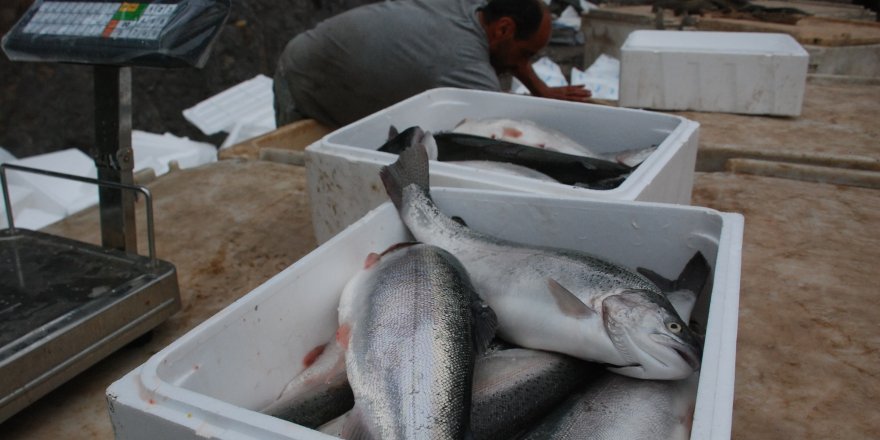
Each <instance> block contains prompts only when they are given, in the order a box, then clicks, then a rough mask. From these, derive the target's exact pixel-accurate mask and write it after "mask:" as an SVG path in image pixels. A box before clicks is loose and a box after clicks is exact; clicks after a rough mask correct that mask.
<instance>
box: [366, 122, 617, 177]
mask: <svg viewBox="0 0 880 440" xmlns="http://www.w3.org/2000/svg"><path fill="white" fill-rule="evenodd" d="M416 129H419V130H421V128H419V127H417V126H413V127H409V128H407V129H406V130H404V131H403V132H400V133H397V131H396V129H395V128H394V127H391V129H390V130H389V136H390V138H389V139H388V140H387V141H386V142H385V143H384V144H383V145H382V146H380V147H379V149H378V151H383V152H387V153H393V154H400V152H401V151H403V150H404V149H406V148H407V147H408V146H409V145H410V144H411V140H412V137H413V136H414V135H415V132H416ZM425 143H426V148H427V150H428V158H429V160H439V161H441V162H450V163H456V162H461V161H490V162H499V163H504V164H512V165H519V166H523V167H526V168H529V169H531V170H534V171H536V172H539V173H541V174H543V175H546V176H548V177H550V178H552V179H553V180H555V181H557V182H559V183H562V184H566V185H577V186H581V187H585V188H593V187H595V188H596V189H611V188H614V187H616V186H618V185H619V184H620V183H622V182H623V180H624V179H625V178H626V177H627V176H629V175H630V174H631V173H632V171H633V168H632V167H630V166H627V165H621V164H619V163H616V162H613V161H609V160H605V159H596V158H590V157H583V156H577V155H572V154H566V153H559V152H556V151H549V150H542V149H538V148H533V147H529V146H526V145H521V144H516V143H512V142H507V141H504V140H499V139H488V138H485V137H480V136H474V135H470V134H461V133H449V132H446V133H436V134H434V135H432V136H430V137H426V138H425ZM609 180H613V181H614V185H613V186H610V185H607V184H605V182H607V181H609Z"/></svg>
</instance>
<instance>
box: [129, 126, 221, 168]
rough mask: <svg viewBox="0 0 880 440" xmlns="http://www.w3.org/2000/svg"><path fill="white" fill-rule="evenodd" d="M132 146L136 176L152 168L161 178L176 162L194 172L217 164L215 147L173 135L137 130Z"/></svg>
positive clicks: (132, 139) (134, 133) (132, 136)
mask: <svg viewBox="0 0 880 440" xmlns="http://www.w3.org/2000/svg"><path fill="white" fill-rule="evenodd" d="M131 144H132V149H133V150H134V171H135V172H138V171H141V170H144V169H146V168H152V169H153V171H155V172H156V175H157V176H159V175H162V174H165V173H167V172H168V170H169V164H170V163H171V162H177V164H178V166H180V168H192V167H196V166H199V165H204V164H207V163H211V162H216V161H217V148H216V147H214V145H213V144H209V143H206V142H196V141H192V140H190V139H188V138H186V137H178V136H175V135H173V134H170V133H165V134H156V133H149V132H145V131H140V130H134V131H133V132H132V134H131Z"/></svg>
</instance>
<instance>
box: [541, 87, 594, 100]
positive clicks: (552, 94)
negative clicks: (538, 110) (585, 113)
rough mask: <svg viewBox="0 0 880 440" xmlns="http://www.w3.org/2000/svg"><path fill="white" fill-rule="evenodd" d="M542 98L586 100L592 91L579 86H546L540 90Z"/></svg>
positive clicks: (591, 94)
mask: <svg viewBox="0 0 880 440" xmlns="http://www.w3.org/2000/svg"><path fill="white" fill-rule="evenodd" d="M542 92H543V94H542V95H541V96H542V97H544V98H551V99H561V100H563V101H577V102H588V101H589V99H590V97H591V96H593V92H591V91H589V90H587V89H585V88H583V87H581V86H562V87H547V88H545V89H544V90H542Z"/></svg>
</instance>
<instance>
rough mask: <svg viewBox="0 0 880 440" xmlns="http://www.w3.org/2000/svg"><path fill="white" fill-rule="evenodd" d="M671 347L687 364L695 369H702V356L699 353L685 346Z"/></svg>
mask: <svg viewBox="0 0 880 440" xmlns="http://www.w3.org/2000/svg"><path fill="white" fill-rule="evenodd" d="M669 348H671V349H673V350H674V351H675V352H676V353H677V354H678V355H679V356H680V357H681V358H682V359H684V361H685V362H687V364H688V365H689V366H690V367H691V368H693V369H694V371H699V370H700V364H701V362H700V358H699V355H698V354H697V353H695V352H694V351H693V350H691V349H689V348H686V347H685V348H683V347H679V346H670V347H669Z"/></svg>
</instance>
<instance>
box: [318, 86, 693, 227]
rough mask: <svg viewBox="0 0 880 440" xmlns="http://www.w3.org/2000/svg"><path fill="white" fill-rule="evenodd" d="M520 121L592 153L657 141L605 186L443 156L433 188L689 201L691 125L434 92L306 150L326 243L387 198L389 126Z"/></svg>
mask: <svg viewBox="0 0 880 440" xmlns="http://www.w3.org/2000/svg"><path fill="white" fill-rule="evenodd" d="M465 118H471V119H481V118H511V119H527V120H531V121H534V122H535V123H537V124H539V125H542V126H545V127H548V128H550V129H553V130H556V131H559V132H562V133H563V134H566V135H568V136H569V137H571V138H572V139H574V140H575V141H578V142H581V143H583V144H586V145H588V146H590V147H591V148H592V149H594V150H595V151H597V152H599V153H610V152H622V151H626V150H631V149H638V148H647V147H651V146H657V150H656V151H655V152H654V153H652V154H651V155H650V156H648V158H647V159H646V160H645V162H644V163H642V164H641V165H640V166H639V167H638V168H637V169H636V170H635V171H634V172H633V173H632V174H631V175H630V176H629V177H628V178H627V179H626V180H625V181H624V182H623V183H621V184H620V186H618V187H617V188H614V189H610V190H593V189H587V188H580V187H574V186H569V185H563V184H560V183H553V182H544V181H540V180H537V179H533V178H528V177H519V176H511V175H507V174H500V173H496V172H493V171H486V170H478V169H476V168H471V167H468V166H463V165H457V164H452V163H445V162H432V163H431V177H432V179H433V180H432V181H433V182H434V183H435V184H436V185H437V186H446V187H459V188H476V189H495V190H509V191H522V192H528V193H536V194H549V195H558V196H574V197H584V198H603V199H615V200H643V201H652V202H667V203H681V204H688V203H690V199H691V187H692V186H693V176H694V163H695V161H696V154H697V141H698V139H697V137H698V132H699V124H697V123H696V122H694V121H691V120H688V119H685V118H682V117H679V116H674V115H666V114H661V113H656V112H649V111H643V110H633V109H622V108H615V107H609V106H602V105H592V104H583V103H574V102H565V101H559V100H551V99H543V98H536V97H528V96H517V95H513V94H509V93H495V92H484V91H476V90H462V89H452V88H440V89H433V90H428V91H426V92H423V93H421V94H418V95H416V96H413V97H411V98H409V99H406V100H404V101H401V102H399V103H397V104H395V105H393V106H390V107H388V108H386V109H384V110H381V111H379V112H376V113H374V114H372V115H370V116H367V117H365V118H363V119H361V120H359V121H356V122H354V123H352V124H349V125H347V126H345V127H342V128H340V129H338V130H336V131H334V132H332V133H330V134H328V135H327V136H325V137H323V138H322V139H321V140H320V141H318V142H315V143H313V144H312V145H310V146H309V147H308V148H306V168H307V172H308V185H309V197H310V201H311V207H312V221H313V226H314V228H315V236H316V238H317V240H318V242H319V243H322V242H324V241H326V240H327V239H328V238H330V237H332V236H333V234H336V233H337V232H339V231H340V230H342V229H343V228H344V227H345V226H347V225H349V224H351V223H352V222H354V221H355V220H357V219H358V218H360V217H361V216H363V215H364V214H366V213H367V212H368V211H369V210H370V209H372V208H375V207H376V206H378V205H379V204H380V203H382V202H383V201H385V200H386V199H387V195H386V193H385V189H384V187H383V186H382V183H381V181H380V179H379V169H380V168H381V167H382V166H384V165H388V164H390V163H392V162H393V161H395V160H396V158H397V156H396V155H394V154H390V153H384V152H379V151H376V150H377V149H378V148H379V147H381V146H382V144H383V143H384V142H385V141H386V140H387V138H388V129H389V127H390V126H394V127H396V128H398V129H399V130H401V131H402V130H404V129H406V128H408V127H411V126H413V125H419V126H421V127H422V128H423V129H426V130H429V131H432V132H440V131H446V130H451V129H452V128H453V127H455V125H456V124H458V123H459V122H461V120H462V119H465Z"/></svg>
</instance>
